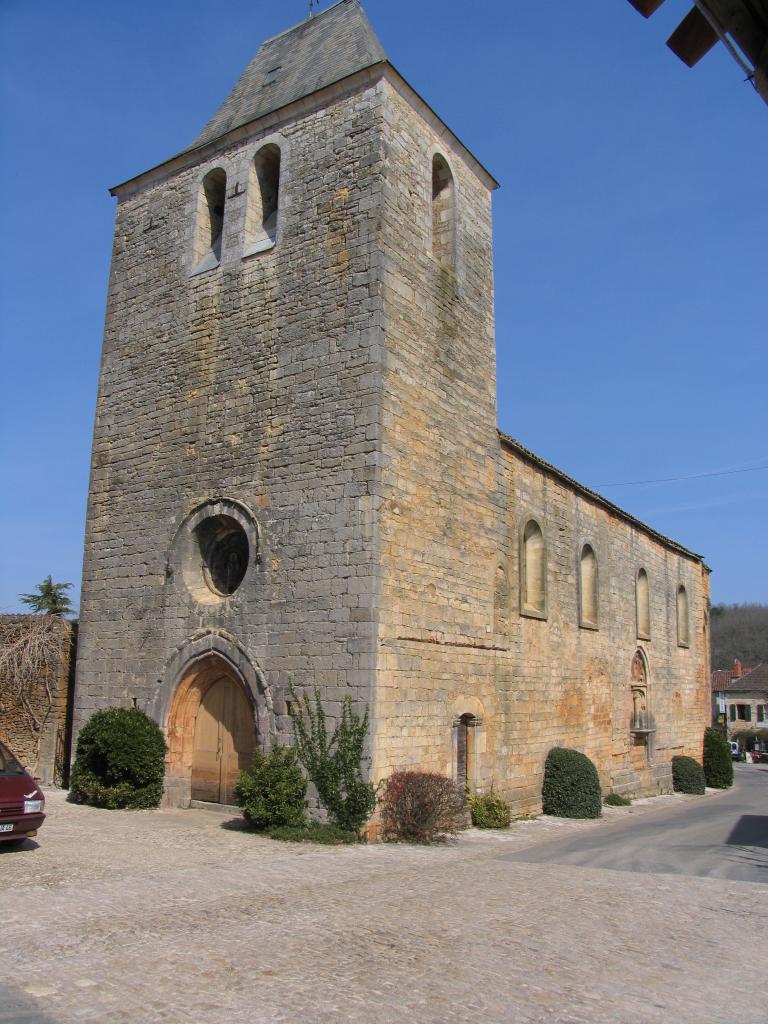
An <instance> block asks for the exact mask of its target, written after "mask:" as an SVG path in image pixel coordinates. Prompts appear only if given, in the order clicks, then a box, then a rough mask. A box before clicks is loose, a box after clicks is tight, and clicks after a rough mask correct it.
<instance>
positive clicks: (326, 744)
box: [293, 690, 376, 832]
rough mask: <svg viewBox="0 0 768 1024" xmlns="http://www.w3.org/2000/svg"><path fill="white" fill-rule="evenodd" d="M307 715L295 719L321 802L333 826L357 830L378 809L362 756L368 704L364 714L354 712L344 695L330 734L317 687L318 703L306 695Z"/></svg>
mask: <svg viewBox="0 0 768 1024" xmlns="http://www.w3.org/2000/svg"><path fill="white" fill-rule="evenodd" d="M304 712H305V714H306V717H307V722H306V723H305V722H304V719H303V717H301V716H297V717H295V718H294V719H293V730H294V736H295V738H296V754H297V756H298V759H299V761H300V762H301V763H302V764H303V765H304V768H305V769H306V772H307V775H308V776H309V778H310V781H311V782H313V783H314V786H315V789H316V790H317V795H318V797H319V799H320V803H321V804H322V805H323V807H325V809H326V810H327V811H328V816H329V818H330V819H331V824H333V825H336V826H338V827H339V828H340V829H342V830H343V831H346V832H359V831H360V829H361V828H362V827H363V825H364V824H365V823H366V821H367V820H368V819H369V818H370V816H371V815H372V814H373V812H374V810H375V808H376V787H375V786H374V785H373V784H372V783H370V782H366V781H365V779H364V778H363V765H365V767H366V768H367V767H369V766H370V758H366V757H364V755H363V750H364V747H365V738H366V736H367V734H368V708H366V709H365V713H364V715H363V716H362V718H361V717H360V715H358V714H357V712H356V711H353V710H352V700H351V698H350V697H346V698H345V699H344V704H343V705H342V709H341V720H340V722H339V724H338V725H337V726H336V728H335V729H334V731H333V734H332V735H331V737H330V738H329V737H328V731H327V727H326V720H325V709H324V708H323V705H322V702H321V700H320V691H319V690H315V706H314V708H313V707H312V704H311V703H310V700H309V697H308V696H307V694H306V693H305V694H304Z"/></svg>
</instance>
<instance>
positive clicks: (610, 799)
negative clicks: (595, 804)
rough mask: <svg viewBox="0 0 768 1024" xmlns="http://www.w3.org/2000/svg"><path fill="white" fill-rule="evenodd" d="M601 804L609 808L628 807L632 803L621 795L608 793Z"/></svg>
mask: <svg viewBox="0 0 768 1024" xmlns="http://www.w3.org/2000/svg"><path fill="white" fill-rule="evenodd" d="M603 803H604V804H608V806H609V807H629V805H630V804H631V803H632V801H631V800H628V799H627V798H626V797H625V796H622V795H621V793H609V794H608V796H607V797H606V798H605V800H603Z"/></svg>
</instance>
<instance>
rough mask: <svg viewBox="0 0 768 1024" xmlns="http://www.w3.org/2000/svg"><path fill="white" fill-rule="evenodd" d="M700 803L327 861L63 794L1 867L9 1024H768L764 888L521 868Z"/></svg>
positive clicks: (0, 949) (3, 996)
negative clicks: (562, 841)
mask: <svg viewBox="0 0 768 1024" xmlns="http://www.w3.org/2000/svg"><path fill="white" fill-rule="evenodd" d="M687 799H690V798H685V797H661V798H658V799H657V800H655V801H647V802H644V803H638V804H635V805H633V807H632V808H630V809H627V810H625V809H618V808H617V809H613V808H610V809H607V814H606V818H605V819H604V820H603V821H601V822H570V821H561V820H557V819H549V818H540V819H537V820H535V821H522V822H517V823H515V824H514V825H513V827H512V828H511V829H509V830H508V831H506V832H503V833H480V832H477V831H470V832H468V833H466V834H464V835H463V836H462V837H461V838H460V839H459V840H458V842H456V843H455V844H451V845H448V846H444V847H435V848H418V847H408V846H393V845H371V846H362V847H347V848H334V849H327V848H322V847H306V846H298V847H297V846H293V845H283V844H278V843H275V842H273V841H271V840H269V839H263V838H259V837H257V836H254V835H252V834H250V833H247V832H244V831H242V830H239V829H233V828H231V827H229V828H227V827H223V826H226V823H227V818H226V816H225V815H222V814H220V813H217V812H215V811H209V810H201V811H194V810H192V811H178V810H168V811H147V812H143V811H140V812H115V811H112V812H110V811H99V810H95V809H92V808H86V807H75V806H72V805H69V804H67V803H66V802H65V798H64V794H63V793H61V792H52V793H51V794H50V795H49V799H48V812H49V818H48V821H47V822H46V823H45V826H44V828H43V830H42V831H41V833H40V837H39V838H40V845H39V847H37V848H36V849H34V848H29V849H26V850H20V851H4V852H2V853H0V958H1V959H0V963H2V965H3V966H2V974H1V975H0V986H5V988H4V989H3V988H1V987H0V1022H2V1024H9V1022H14V1024H15V1022H17V1021H18V1022H22V1021H23V1022H27V1024H32V1022H34V1024H42V1022H44V1021H45V1022H54V1024H70V1022H71V1024H75V1022H99V1024H102V1022H104V1024H106V1022H109V1024H155V1022H157V1024H160V1022H165V1024H176V1022H179V1024H181V1022H184V1024H186V1022H194V1024H202V1022H205V1024H225V1022H226V1024H230V1022H231V1024H241V1022H242V1024H245V1022H248V1024H261V1022H266V1021H281V1022H290V1024H296V1022H302V1024H322V1022H326V1021H327V1022H331V1021H333V1022H339V1021H354V1022H365V1024H384V1022H386V1024H390V1022H401V1021H403V1022H405V1021H407V1022H415V1024H428V1022H458V1021H467V1022H481V1021H482V1022H484V1024H485V1022H492V1024H493V1022H510V1024H528V1022H547V1024H586V1022H589V1024H651V1022H653V1024H662V1022H663V1024H667V1022H670V1021H674V1022H676V1024H677V1022H680V1024H707V1022H717V1021H728V1022H729V1024H731V1022H733V1021H736V1020H738V1021H739V1024H757V1022H760V1024H764V1021H765V1005H766V1004H765V998H764V993H762V992H760V993H759V992H758V987H760V988H762V987H763V981H764V979H765V978H766V977H768V946H767V945H766V941H765V927H764V921H765V919H764V906H765V896H766V891H767V890H766V888H765V886H764V885H759V884H757V883H748V882H736V881H725V880H723V879H709V878H692V877H681V876H676V875H675V876H673V875H648V874H644V875H639V874H638V875H636V874H632V873H628V872H618V871H609V870H597V869H594V868H585V867H578V866H573V865H556V864H527V863H518V862H514V861H510V860H508V859H506V857H505V855H506V854H508V853H510V852H512V851H514V850H517V849H522V848H523V847H526V846H530V845H532V844H535V843H541V842H547V841H549V840H550V839H551V838H552V837H561V836H565V835H567V834H573V833H574V832H577V831H579V830H589V829H600V828H606V827H610V822H611V821H612V820H615V819H616V818H617V817H619V816H627V815H631V814H636V815H643V814H644V813H647V812H648V810H649V809H653V808H654V807H657V806H659V805H660V804H661V805H662V806H663V805H664V803H665V802H672V801H677V802H679V805H680V806H681V807H684V805H685V802H686V800H687ZM712 799H715V800H716V799H718V797H717V796H714V797H712ZM750 979H751V980H750Z"/></svg>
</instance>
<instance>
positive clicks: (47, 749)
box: [0, 615, 75, 785]
mask: <svg viewBox="0 0 768 1024" xmlns="http://www.w3.org/2000/svg"><path fill="white" fill-rule="evenodd" d="M74 641H75V626H74V625H73V623H71V622H67V621H66V620H65V619H60V618H58V617H57V616H47V615H0V659H2V665H1V666H0V740H2V741H3V743H6V744H7V745H8V746H9V747H10V748H11V750H12V751H13V752H14V753H15V754H16V756H17V757H18V758H19V760H20V761H21V762H22V763H23V764H24V765H25V767H27V768H29V770H30V771H31V772H32V774H33V775H35V776H36V777H37V778H39V779H41V780H42V781H43V782H45V783H47V784H49V785H51V784H54V783H55V784H57V785H60V784H61V783H62V782H63V781H65V779H66V775H67V754H68V749H67V748H68V712H69V701H70V698H71V687H70V669H71V664H72V658H73V654H74Z"/></svg>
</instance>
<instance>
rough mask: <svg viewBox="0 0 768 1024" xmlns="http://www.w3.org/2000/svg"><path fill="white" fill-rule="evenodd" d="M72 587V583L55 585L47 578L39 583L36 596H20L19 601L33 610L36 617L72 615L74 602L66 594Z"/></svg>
mask: <svg viewBox="0 0 768 1024" xmlns="http://www.w3.org/2000/svg"><path fill="white" fill-rule="evenodd" d="M71 586H72V584H71V583H54V582H53V580H52V579H51V577H50V576H46V577H45V579H44V580H43V582H42V583H38V584H37V587H36V588H35V589H36V590H37V593H36V594H19V600H20V601H21V602H22V603H23V604H26V605H29V607H30V608H31V609H32V611H33V612H34V613H35V615H72V613H73V612H74V608H73V607H72V602H71V601H70V600H69V598H68V597H67V595H66V594H65V593H64V591H65V590H69V588H70V587H71Z"/></svg>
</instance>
